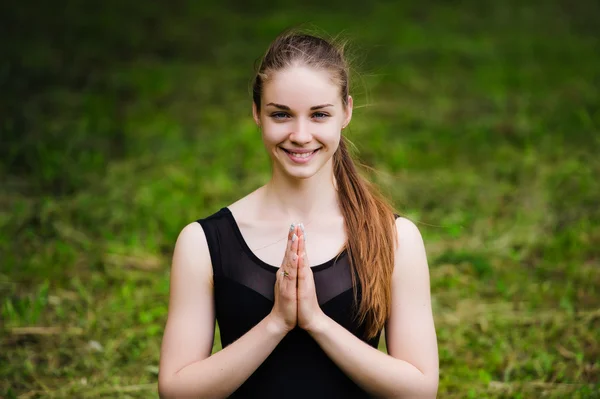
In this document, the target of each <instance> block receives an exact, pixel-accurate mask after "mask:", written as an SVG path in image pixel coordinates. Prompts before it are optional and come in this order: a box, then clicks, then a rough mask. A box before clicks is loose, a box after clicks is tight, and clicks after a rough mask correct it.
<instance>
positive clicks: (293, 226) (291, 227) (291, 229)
mask: <svg viewBox="0 0 600 399" xmlns="http://www.w3.org/2000/svg"><path fill="white" fill-rule="evenodd" d="M295 227H296V225H295V224H294V223H292V225H291V226H290V233H291V232H292V231H294V228H295Z"/></svg>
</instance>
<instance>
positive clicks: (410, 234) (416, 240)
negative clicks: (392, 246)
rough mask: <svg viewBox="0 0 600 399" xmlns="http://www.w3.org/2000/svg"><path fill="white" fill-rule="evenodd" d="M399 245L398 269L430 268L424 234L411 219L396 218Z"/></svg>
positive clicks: (397, 251)
mask: <svg viewBox="0 0 600 399" xmlns="http://www.w3.org/2000/svg"><path fill="white" fill-rule="evenodd" d="M396 233H397V247H396V254H395V259H396V261H395V263H396V269H400V270H405V271H406V270H414V269H415V268H417V269H419V268H420V269H428V265H427V255H426V253H425V244H424V242H423V236H422V235H421V231H420V230H419V228H418V227H417V225H416V224H415V223H414V222H413V221H411V220H410V219H407V218H404V217H399V218H397V219H396Z"/></svg>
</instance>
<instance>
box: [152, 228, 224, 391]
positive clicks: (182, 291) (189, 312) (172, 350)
mask: <svg viewBox="0 0 600 399" xmlns="http://www.w3.org/2000/svg"><path fill="white" fill-rule="evenodd" d="M170 279H171V281H170V294H169V312H168V317H167V324H166V327H165V332H164V336H163V341H162V348H161V353H160V375H159V382H160V380H164V378H168V377H170V376H172V375H173V374H175V373H176V372H178V371H179V370H181V369H182V368H184V367H185V366H187V365H189V364H191V363H194V362H196V361H199V360H202V359H205V358H207V357H208V356H210V354H211V350H212V345H213V338H214V328H215V313H214V299H213V275H212V264H211V259H210V253H209V250H208V244H207V242H206V236H205V234H204V230H203V229H202V226H201V225H200V224H199V223H197V222H194V223H190V224H189V225H187V226H186V227H185V228H184V229H183V230H182V231H181V233H180V234H179V237H178V238H177V243H176V244H175V250H174V253H173V261H172V265H171V277H170Z"/></svg>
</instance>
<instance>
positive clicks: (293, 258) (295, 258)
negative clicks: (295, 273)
mask: <svg viewBox="0 0 600 399" xmlns="http://www.w3.org/2000/svg"><path fill="white" fill-rule="evenodd" d="M292 260H293V261H294V262H295V261H297V260H298V255H296V254H292Z"/></svg>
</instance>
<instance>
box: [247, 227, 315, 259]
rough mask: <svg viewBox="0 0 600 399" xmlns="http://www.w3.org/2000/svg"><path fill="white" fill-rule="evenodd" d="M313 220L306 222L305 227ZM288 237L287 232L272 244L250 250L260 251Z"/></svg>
mask: <svg viewBox="0 0 600 399" xmlns="http://www.w3.org/2000/svg"><path fill="white" fill-rule="evenodd" d="M313 220H314V219H313ZM313 220H311V221H310V222H308V223H306V224H305V225H304V227H305V228H306V227H307V226H308V225H309V224H311V223H312V222H313ZM288 230H289V229H288ZM286 238H287V234H286V235H285V237H283V238H280V239H279V240H277V241H275V242H272V243H270V244H267V245H264V246H262V247H258V248H250V250H251V251H252V252H256V251H260V250H261V249H264V248H267V247H270V246H271V245H275V244H277V243H279V242H281V241H283V240H285V239H286Z"/></svg>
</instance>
